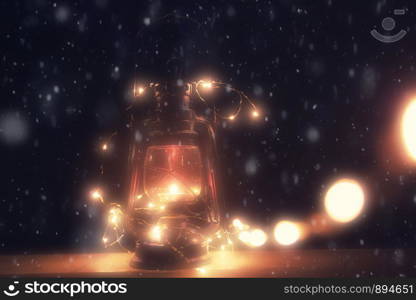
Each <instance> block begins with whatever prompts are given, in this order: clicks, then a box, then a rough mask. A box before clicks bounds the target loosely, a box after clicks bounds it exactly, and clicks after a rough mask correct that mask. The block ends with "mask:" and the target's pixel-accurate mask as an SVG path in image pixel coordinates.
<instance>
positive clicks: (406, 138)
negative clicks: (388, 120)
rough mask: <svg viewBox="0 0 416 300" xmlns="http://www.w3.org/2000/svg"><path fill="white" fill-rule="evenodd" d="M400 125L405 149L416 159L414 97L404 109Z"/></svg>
mask: <svg viewBox="0 0 416 300" xmlns="http://www.w3.org/2000/svg"><path fill="white" fill-rule="evenodd" d="M401 125H402V138H403V143H404V146H405V148H406V151H407V153H408V154H409V156H410V157H411V158H412V159H413V160H415V161H416V99H415V100H412V101H411V102H410V103H409V104H408V106H407V108H406V109H405V111H404V114H403V117H402V123H401Z"/></svg>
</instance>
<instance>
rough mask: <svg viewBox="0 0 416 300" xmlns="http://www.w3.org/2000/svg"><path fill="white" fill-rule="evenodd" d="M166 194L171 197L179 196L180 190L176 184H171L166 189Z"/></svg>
mask: <svg viewBox="0 0 416 300" xmlns="http://www.w3.org/2000/svg"><path fill="white" fill-rule="evenodd" d="M168 192H169V194H171V195H180V194H181V190H180V189H179V186H178V185H177V184H176V183H172V184H170V185H169V187H168Z"/></svg>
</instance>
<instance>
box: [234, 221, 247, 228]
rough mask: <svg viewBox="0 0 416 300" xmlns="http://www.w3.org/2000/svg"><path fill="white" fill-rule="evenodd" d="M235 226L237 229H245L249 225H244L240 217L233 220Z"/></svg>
mask: <svg viewBox="0 0 416 300" xmlns="http://www.w3.org/2000/svg"><path fill="white" fill-rule="evenodd" d="M232 224H233V226H234V227H235V228H236V229H238V230H244V229H245V228H246V227H247V226H246V225H244V224H243V223H242V222H241V221H240V219H234V220H233V223H232Z"/></svg>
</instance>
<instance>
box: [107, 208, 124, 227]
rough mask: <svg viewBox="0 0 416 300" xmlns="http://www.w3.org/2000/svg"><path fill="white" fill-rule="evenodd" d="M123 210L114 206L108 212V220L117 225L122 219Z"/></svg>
mask: <svg viewBox="0 0 416 300" xmlns="http://www.w3.org/2000/svg"><path fill="white" fill-rule="evenodd" d="M121 215H122V212H121V210H120V209H119V208H112V209H110V211H109V212H108V222H109V223H110V224H112V225H113V226H115V227H117V226H118V224H120V221H121Z"/></svg>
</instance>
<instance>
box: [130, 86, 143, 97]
mask: <svg viewBox="0 0 416 300" xmlns="http://www.w3.org/2000/svg"><path fill="white" fill-rule="evenodd" d="M143 94H144V87H142V86H139V87H136V86H134V88H133V95H134V96H141V95H143Z"/></svg>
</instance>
